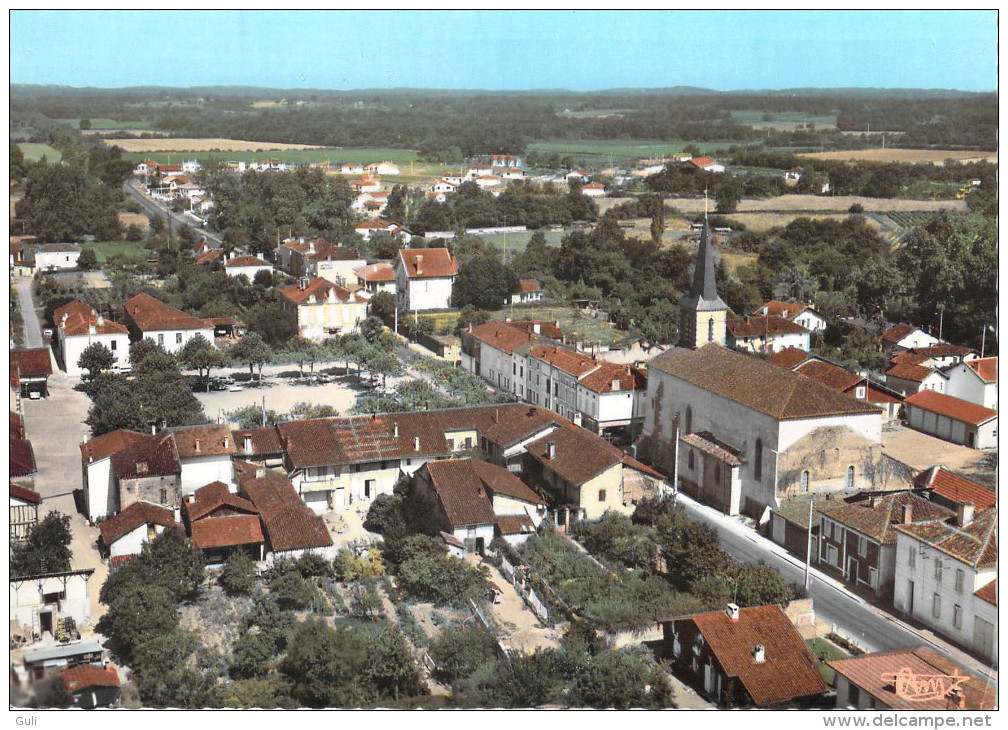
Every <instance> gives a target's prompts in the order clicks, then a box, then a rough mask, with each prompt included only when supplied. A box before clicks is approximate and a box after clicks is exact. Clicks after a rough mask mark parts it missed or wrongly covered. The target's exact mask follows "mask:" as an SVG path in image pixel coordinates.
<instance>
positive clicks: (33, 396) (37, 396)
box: [28, 390, 42, 400]
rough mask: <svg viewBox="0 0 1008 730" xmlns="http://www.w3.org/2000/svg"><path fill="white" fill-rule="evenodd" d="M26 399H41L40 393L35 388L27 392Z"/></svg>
mask: <svg viewBox="0 0 1008 730" xmlns="http://www.w3.org/2000/svg"><path fill="white" fill-rule="evenodd" d="M28 400H42V394H41V393H39V392H38V391H37V390H33V391H31V392H29V393H28Z"/></svg>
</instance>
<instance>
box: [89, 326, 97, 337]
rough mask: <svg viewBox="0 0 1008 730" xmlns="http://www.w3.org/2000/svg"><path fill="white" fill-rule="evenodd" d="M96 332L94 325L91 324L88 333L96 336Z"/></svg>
mask: <svg viewBox="0 0 1008 730" xmlns="http://www.w3.org/2000/svg"><path fill="white" fill-rule="evenodd" d="M95 332H96V330H95V326H94V325H93V324H89V325H88V333H89V334H92V335H93V334H95Z"/></svg>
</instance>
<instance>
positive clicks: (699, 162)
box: [690, 157, 714, 167]
mask: <svg viewBox="0 0 1008 730" xmlns="http://www.w3.org/2000/svg"><path fill="white" fill-rule="evenodd" d="M690 163H692V164H693V165H695V166H696V167H707V166H708V165H713V164H714V160H712V159H711V158H710V157H694V158H693V159H692V160H690Z"/></svg>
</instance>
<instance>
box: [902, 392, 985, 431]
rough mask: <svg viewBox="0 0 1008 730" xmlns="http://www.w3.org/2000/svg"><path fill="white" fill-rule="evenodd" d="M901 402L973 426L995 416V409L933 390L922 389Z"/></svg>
mask: <svg viewBox="0 0 1008 730" xmlns="http://www.w3.org/2000/svg"><path fill="white" fill-rule="evenodd" d="M903 402H904V403H905V404H907V405H908V406H914V407H915V408H920V409H922V410H925V411H929V412H931V413H937V414H938V415H940V416H948V417H949V418H951V419H953V420H955V421H962V422H963V423H968V424H970V425H973V426H979V425H980V424H981V423H986V422H987V421H989V420H991V419H992V418H997V411H992V410H991V409H990V408H984V407H983V406H978V405H977V404H975V403H970V402H969V401H966V400H963V399H962V398H953V397H952V396H950V395H945V394H944V393H936V392H935V391H933V390H922V391H920V392H919V393H914V394H913V395H911V396H909V397H907V399H906V400H905V401H903Z"/></svg>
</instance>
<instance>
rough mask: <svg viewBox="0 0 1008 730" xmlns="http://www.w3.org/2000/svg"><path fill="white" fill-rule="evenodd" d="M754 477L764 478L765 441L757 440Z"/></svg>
mask: <svg viewBox="0 0 1008 730" xmlns="http://www.w3.org/2000/svg"><path fill="white" fill-rule="evenodd" d="M753 476H754V477H755V478H756V479H762V478H763V439H756V453H755V454H754V458H753Z"/></svg>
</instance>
